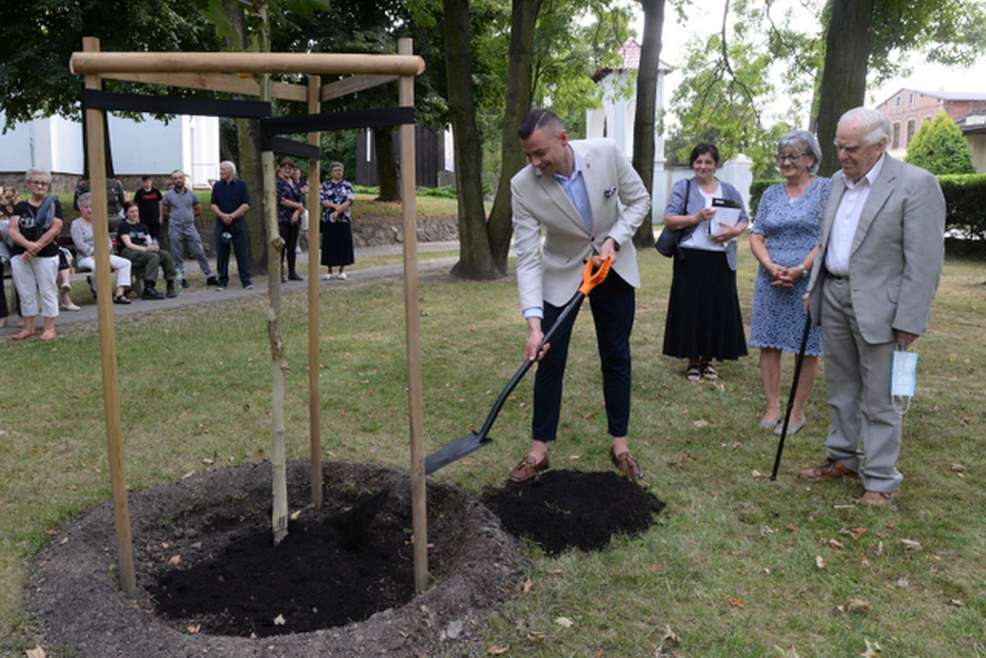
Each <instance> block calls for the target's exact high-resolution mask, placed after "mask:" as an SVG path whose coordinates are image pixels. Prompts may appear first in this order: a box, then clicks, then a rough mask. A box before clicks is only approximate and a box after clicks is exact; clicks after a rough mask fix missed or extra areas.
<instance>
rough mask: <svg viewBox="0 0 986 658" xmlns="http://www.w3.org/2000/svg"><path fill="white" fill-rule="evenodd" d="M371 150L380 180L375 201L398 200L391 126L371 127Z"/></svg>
mask: <svg viewBox="0 0 986 658" xmlns="http://www.w3.org/2000/svg"><path fill="white" fill-rule="evenodd" d="M373 151H374V153H373V155H374V156H375V157H376V159H377V180H378V181H380V196H378V197H377V201H400V200H401V193H400V188H399V187H398V185H397V160H396V159H395V158H394V131H393V129H392V128H387V127H384V128H374V129H373Z"/></svg>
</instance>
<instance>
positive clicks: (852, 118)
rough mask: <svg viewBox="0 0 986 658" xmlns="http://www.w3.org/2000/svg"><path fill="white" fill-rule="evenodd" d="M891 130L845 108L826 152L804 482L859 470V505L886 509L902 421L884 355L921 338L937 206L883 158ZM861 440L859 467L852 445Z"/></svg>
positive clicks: (933, 184) (937, 239) (940, 210)
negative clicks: (821, 378)
mask: <svg viewBox="0 0 986 658" xmlns="http://www.w3.org/2000/svg"><path fill="white" fill-rule="evenodd" d="M889 140H890V123H889V121H887V119H886V117H884V116H883V115H882V114H881V113H880V112H877V111H875V110H870V109H866V108H862V107H859V108H855V109H852V110H849V111H848V112H846V113H845V114H844V115H842V118H841V119H839V125H838V128H837V130H836V136H835V145H836V148H837V149H838V154H839V163H840V165H841V166H842V173H841V174H836V175H835V176H833V177H832V187H831V191H830V193H829V201H828V205H827V206H826V209H825V216H824V219H823V221H822V232H821V241H820V243H819V245H820V246H819V254H821V255H823V257H822V258H818V259H816V261H815V266H814V268H813V269H812V272H811V279H810V281H809V282H808V293H807V297H808V303H809V306H810V313H811V319H812V322H814V323H815V324H821V327H822V344H823V345H824V348H825V385H826V389H827V395H828V404H829V408H830V410H831V415H832V426H831V428H830V430H829V434H828V438H827V440H826V444H827V446H828V461H827V462H826V463H825V464H823V465H821V466H817V467H814V468H807V469H805V470H803V471H801V477H802V478H803V479H805V480H813V481H819V480H834V479H837V478H841V477H845V476H855V475H857V474H859V475H860V476H861V477H862V480H863V488H864V489H865V493H864V494H863V497H862V500H861V502H862V503H863V504H865V505H870V506H884V505H887V504H888V503H889V501H890V500H891V499H892V498H893V496H894V495H895V494H896V493H897V490H898V487H899V486H900V482H901V480H902V478H903V476H902V475H901V474H900V471H898V470H897V459H898V456H899V455H900V442H901V440H900V436H901V419H900V415H899V414H898V413H897V411H896V410H895V409H894V406H893V402H892V399H891V394H890V380H891V367H892V362H893V353H894V350H895V349H897V348H898V346H900V347H907V346H908V345H910V344H911V343H912V342H913V341H914V340H915V339H916V338H917V337H918V336H920V335H921V334H923V333H924V332H925V331H927V328H928V315H929V313H930V309H931V300H932V298H933V297H934V296H935V291H936V290H937V288H938V280H939V278H940V277H941V271H942V264H943V260H944V233H945V199H944V197H943V196H942V192H941V188H940V187H939V186H938V181H937V180H936V179H935V177H934V176H932V175H931V174H930V173H928V172H927V171H925V170H924V169H920V168H918V167H915V166H913V165H909V164H906V163H904V162H900V161H898V160H895V159H894V158H892V157H890V156H889V155H887V154H886V153H885V151H886V148H887V144H888V142H889ZM860 442H862V443H863V452H862V455H863V456H865V461H863V462H861V461H860V456H861V455H860V451H859V444H860Z"/></svg>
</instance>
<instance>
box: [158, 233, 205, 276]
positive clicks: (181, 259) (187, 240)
mask: <svg viewBox="0 0 986 658" xmlns="http://www.w3.org/2000/svg"><path fill="white" fill-rule="evenodd" d="M168 238H169V239H170V240H171V256H172V258H174V261H175V269H176V270H177V271H178V278H179V279H184V278H185V268H184V263H185V258H187V257H191V258H194V259H195V260H196V261H198V264H199V268H201V269H202V273H203V274H205V275H206V276H212V269H211V268H210V267H209V260H208V259H207V258H206V257H205V248H204V247H203V246H202V238H201V237H200V236H199V231H198V229H197V228H195V224H178V223H175V222H169V224H168Z"/></svg>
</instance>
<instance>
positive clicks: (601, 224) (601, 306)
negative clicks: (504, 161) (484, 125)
mask: <svg viewBox="0 0 986 658" xmlns="http://www.w3.org/2000/svg"><path fill="white" fill-rule="evenodd" d="M517 132H518V135H519V136H520V139H521V147H522V148H523V150H524V154H525V155H526V156H527V159H528V160H529V162H530V164H529V165H528V166H526V167H524V168H523V169H522V170H521V171H520V172H519V173H518V174H517V175H516V176H514V177H513V179H512V180H511V181H510V190H511V195H512V200H511V203H512V208H513V224H514V237H515V248H516V252H517V285H518V288H519V290H520V306H521V310H522V311H523V314H524V318H525V319H526V320H527V326H528V331H527V344H526V348H525V354H526V356H527V358H529V359H531V360H535V359H539V360H540V363H539V364H538V370H537V375H536V376H535V381H534V418H533V422H532V435H533V440H532V441H531V447H530V450H529V451H528V454H527V456H526V457H525V458H524V459H523V460H522V461H521V462H520V464H518V465H517V467H516V468H514V469H513V470H512V471H511V473H510V478H511V479H512V480H513V481H514V482H526V481H528V480H530V479H532V478H534V477H536V476H537V475H538V473H539V472H541V471H543V470H544V469H546V468H548V444H549V443H550V442H551V441H553V440H554V439H555V435H556V432H557V429H558V420H559V415H560V411H561V396H562V380H563V378H564V374H565V362H566V360H567V357H568V343H569V339H570V337H571V334H572V326H573V324H574V323H575V317H576V315H577V310H576V312H574V313H572V314H570V315H569V316H568V318H567V319H566V320H565V321H564V324H563V326H561V327H560V328H559V329H558V331H557V332H556V333H555V334H554V336H553V337H552V339H551V343H550V344H546V345H545V346H544V348H543V349H542V351H541V353H540V354H537V353H536V351H537V346H538V344H539V343H540V342H541V339H542V337H543V336H544V333H543V331H542V329H543V328H547V327H550V326H552V324H554V322H555V320H556V319H557V318H558V316H559V314H560V312H561V310H562V307H563V306H564V305H565V304H566V302H568V300H569V299H570V298H571V296H572V295H573V294H574V293H575V290H576V289H577V288H578V286H579V283H580V281H581V273H582V269H583V266H584V263H585V262H586V260H587V259H589V258H592V259H594V260H596V261H597V262H601V261H602V259H604V258H606V257H607V256H611V257H612V258H613V264H612V268H611V270H610V273H609V276H608V277H607V279H606V280H605V281H604V282H603V283H601V284H600V285H599V286H597V287H596V288H595V289H593V291H592V292H591V293H589V304H590V307H591V309H592V319H593V322H594V324H595V326H596V339H597V343H598V347H599V358H600V361H601V364H602V373H603V397H604V399H605V403H606V416H607V420H608V430H609V434H610V435H611V436H612V437H613V443H612V447H611V448H610V459H611V460H612V461H613V463H614V465H615V466H616V467H617V468H618V469H619V471H620V472H621V473H623V474H624V475H626V476H627V477H629V478H630V479H633V480H636V479H637V478H639V477H641V471H640V467H639V466H638V465H637V462H636V460H634V458H633V456H632V455H631V454H630V450H629V448H628V446H627V439H626V437H627V425H628V423H629V419H630V331H631V329H632V328H633V316H634V309H635V306H634V289H635V288H637V287H639V286H640V274H639V273H638V271H637V253H636V250H635V249H634V247H633V242H632V238H633V234H634V232H635V231H636V230H637V227H638V226H640V223H641V222H642V221H643V218H644V217H645V216H646V214H647V213H648V212H649V211H650V205H651V204H650V195H649V194H648V193H647V190H646V188H645V187H644V184H643V182H641V180H640V177H639V176H638V175H637V173H636V172H635V171H634V170H633V168H632V167H631V166H630V163H629V162H627V159H626V156H625V155H623V153H621V152H620V150H619V149H618V148H617V147H616V144H615V143H613V142H612V141H609V140H604V139H598V140H585V141H569V138H568V132H567V131H566V130H565V126H564V124H563V123H562V122H561V120H560V119H559V118H558V117H557V116H556V115H555V114H553V113H552V112H550V111H548V110H534V111H532V112H531V113H530V114H528V115H527V117H526V118H525V119H524V121H523V122H522V123H521V125H520V127H519V128H518V131H517ZM620 203H622V204H623V207H622V209H621V207H620ZM542 233H543V236H544V241H543V245H542V240H541V236H542Z"/></svg>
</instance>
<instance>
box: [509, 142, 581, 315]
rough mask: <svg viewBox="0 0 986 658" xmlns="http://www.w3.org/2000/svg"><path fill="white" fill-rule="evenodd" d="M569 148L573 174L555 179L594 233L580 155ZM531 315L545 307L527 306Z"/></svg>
mask: <svg viewBox="0 0 986 658" xmlns="http://www.w3.org/2000/svg"><path fill="white" fill-rule="evenodd" d="M568 150H569V151H571V153H572V160H573V162H574V163H575V165H574V166H573V167H572V175H571V176H565V175H564V174H560V173H558V172H557V171H556V172H555V180H556V181H558V184H559V185H561V189H562V190H564V191H565V196H567V197H568V200H569V201H571V202H572V205H573V206H575V209H576V210H577V211H578V213H579V216H580V217H582V222H583V223H584V224H585V227H586V229H587V230H588V231H589V232H590V233H592V206H590V205H589V192H588V190H586V189H585V177H584V176H583V175H582V164H581V163H580V162H579V156H578V155H576V154H575V150H574V149H573V148H572V147H571V146H569V147H568ZM531 317H538V318H543V317H544V309H542V308H541V307H540V306H531V307H530V308H525V309H524V318H525V319H526V318H531Z"/></svg>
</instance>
